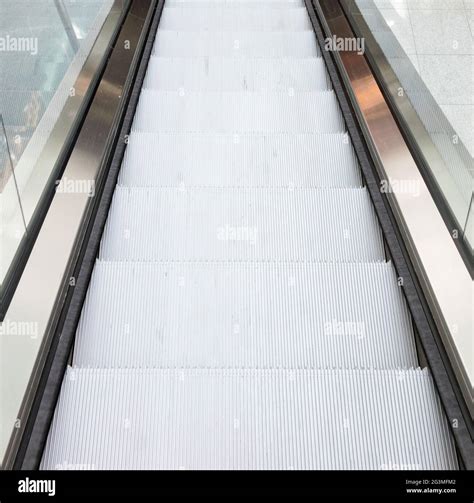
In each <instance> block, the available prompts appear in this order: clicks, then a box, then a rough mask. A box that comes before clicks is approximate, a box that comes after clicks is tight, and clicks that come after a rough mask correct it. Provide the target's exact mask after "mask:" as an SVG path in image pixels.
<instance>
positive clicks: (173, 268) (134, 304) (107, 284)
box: [73, 261, 417, 368]
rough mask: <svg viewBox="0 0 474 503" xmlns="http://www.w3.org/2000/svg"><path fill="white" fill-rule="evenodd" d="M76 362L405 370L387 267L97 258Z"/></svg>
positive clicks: (409, 348) (405, 324)
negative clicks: (137, 261)
mask: <svg viewBox="0 0 474 503" xmlns="http://www.w3.org/2000/svg"><path fill="white" fill-rule="evenodd" d="M73 362H74V365H77V366H81V367H165V368H166V367H168V368H174V367H199V368H212V367H214V368H369V367H375V368H399V367H404V368H410V367H416V366H417V357H416V351H415V347H414V340H413V330H412V327H411V322H410V316H409V314H408V310H407V307H406V305H405V301H404V299H403V296H402V293H401V290H400V288H399V287H398V286H397V282H396V277H395V273H394V270H393V268H392V266H391V264H385V263H382V264H314V263H313V264H287V263H258V264H255V263H238V262H237V263H236V262H234V263H210V262H206V263H189V262H186V263H130V262H103V261H98V262H97V264H96V266H95V269H94V274H93V278H92V281H91V285H90V287H89V292H88V295H87V299H86V302H85V304H84V308H83V313H82V317H81V321H80V324H79V328H78V332H77V336H76V344H75V348H74V359H73Z"/></svg>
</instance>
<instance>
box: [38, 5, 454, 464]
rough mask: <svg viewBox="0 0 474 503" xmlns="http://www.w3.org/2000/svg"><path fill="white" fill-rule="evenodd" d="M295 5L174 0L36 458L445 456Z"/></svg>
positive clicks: (381, 460) (251, 460)
mask: <svg viewBox="0 0 474 503" xmlns="http://www.w3.org/2000/svg"><path fill="white" fill-rule="evenodd" d="M457 466H458V464H457V457H456V452H455V449H454V443H453V440H452V438H451V434H450V431H449V426H448V422H447V420H446V417H445V415H444V413H443V411H442V407H441V404H440V400H439V398H438V396H437V392H436V389H435V386H434V384H433V380H432V377H431V375H430V373H429V371H428V370H427V369H421V368H420V363H419V360H418V354H417V348H416V344H415V334H414V327H413V324H412V321H411V317H410V313H409V310H408V308H407V304H406V301H405V298H404V296H403V293H402V290H401V288H400V286H399V284H398V279H397V275H396V273H395V269H394V267H393V265H392V263H391V260H390V258H389V257H388V256H387V253H386V249H385V247H384V242H383V237H382V232H381V229H380V227H379V224H378V220H377V217H376V214H375V211H374V208H373V205H372V202H371V199H370V197H369V193H368V191H367V188H366V187H365V185H364V179H363V176H362V174H361V171H360V168H359V165H358V161H357V158H356V155H355V153H354V149H353V147H352V144H351V141H350V138H349V136H348V134H347V131H346V126H345V123H344V119H343V116H342V113H341V111H340V109H339V105H338V101H337V99H336V96H335V93H334V91H333V90H332V86H331V81H330V79H329V77H328V74H327V71H326V68H325V64H324V62H323V59H322V57H321V53H320V49H319V46H318V45H317V43H316V39H315V37H314V33H313V30H312V27H311V23H310V19H309V16H308V13H307V11H306V8H305V6H304V4H303V3H302V2H301V1H284V0H283V1H266V2H250V1H248V2H247V1H233V2H230V1H226V2H224V1H214V2H197V1H176V0H167V1H166V4H165V7H164V9H163V12H162V16H161V21H160V24H159V28H158V32H157V34H156V40H155V43H154V47H153V52H152V56H151V58H150V61H149V65H148V71H147V74H146V77H145V80H144V84H143V89H142V91H141V95H140V99H139V104H138V108H137V110H136V113H135V117H134V120H133V125H132V130H131V133H130V137H129V139H128V146H127V150H126V153H125V157H124V160H123V164H122V168H121V171H120V174H119V179H118V183H117V186H116V188H115V193H114V196H113V201H112V204H111V207H110V211H109V215H108V220H107V224H106V228H105V231H104V234H103V237H102V241H101V246H100V252H99V256H98V258H97V261H96V265H95V267H94V271H93V274H92V279H91V282H90V286H89V289H88V293H87V297H86V301H85V303H84V306H83V309H82V315H81V319H80V323H79V326H78V328H77V333H76V339H75V344H74V350H73V354H72V359H71V362H70V366H69V367H68V369H67V372H66V374H65V376H64V380H63V384H62V389H61V393H60V396H59V400H58V403H57V407H56V412H55V414H54V419H53V422H52V425H51V428H50V432H49V437H48V440H47V443H46V447H45V450H44V454H43V458H42V462H41V467H42V468H43V469H54V468H66V467H76V468H79V467H82V468H97V469H145V468H152V469H155V468H163V469H179V468H181V469H183V468H184V469H206V468H207V469H291V468H295V469H394V468H395V469H396V468H406V469H410V468H412V469H455V468H457Z"/></svg>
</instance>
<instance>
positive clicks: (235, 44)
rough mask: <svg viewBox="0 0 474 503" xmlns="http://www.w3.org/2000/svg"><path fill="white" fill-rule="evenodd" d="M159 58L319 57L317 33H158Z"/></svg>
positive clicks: (156, 42) (155, 52) (154, 48)
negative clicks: (315, 34)
mask: <svg viewBox="0 0 474 503" xmlns="http://www.w3.org/2000/svg"><path fill="white" fill-rule="evenodd" d="M153 54H154V55H155V56H166V57H173V56H174V57H176V56H178V57H190V56H193V57H195V56H207V57H211V56H214V57H215V56H219V57H220V56H226V57H230V56H232V57H236V58H239V57H267V58H275V57H285V56H286V57H288V56H291V57H295V58H302V57H317V56H320V55H321V53H320V51H319V48H318V46H317V44H316V38H315V36H314V33H313V31H311V30H306V31H298V32H288V31H286V32H285V31H280V32H252V31H247V32H243V31H239V32H212V33H209V32H199V31H194V32H190V31H165V30H158V34H157V36H156V40H155V45H154V47H153Z"/></svg>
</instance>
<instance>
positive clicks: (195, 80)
mask: <svg viewBox="0 0 474 503" xmlns="http://www.w3.org/2000/svg"><path fill="white" fill-rule="evenodd" d="M144 88H145V89H156V90H160V91H180V90H181V92H182V91H184V92H186V91H220V90H223V91H265V90H266V91H281V92H285V93H288V94H289V93H291V92H292V91H326V90H329V89H330V87H329V81H328V77H327V73H326V68H325V66H324V62H323V60H322V58H300V59H291V58H268V59H267V58H265V59H264V58H237V59H236V58H203V57H201V58H163V57H157V56H153V57H152V58H151V59H150V63H149V65H148V70H147V74H146V78H145V83H144Z"/></svg>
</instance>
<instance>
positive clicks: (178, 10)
mask: <svg viewBox="0 0 474 503" xmlns="http://www.w3.org/2000/svg"><path fill="white" fill-rule="evenodd" d="M310 29H311V22H310V20H309V16H308V11H307V10H306V8H305V7H299V8H289V9H269V8H268V6H254V5H252V4H250V3H233V4H231V5H230V6H229V5H222V4H221V5H211V6H202V5H195V6H193V5H190V6H185V7H180V6H177V7H170V8H168V7H165V8H164V9H163V12H162V14H161V19H160V30H174V31H178V30H191V31H193V30H194V31H199V30H203V31H234V32H236V31H253V30H255V31H286V30H288V31H296V30H300V31H303V30H310Z"/></svg>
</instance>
